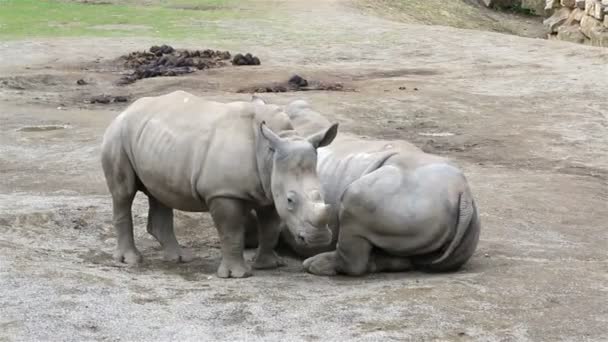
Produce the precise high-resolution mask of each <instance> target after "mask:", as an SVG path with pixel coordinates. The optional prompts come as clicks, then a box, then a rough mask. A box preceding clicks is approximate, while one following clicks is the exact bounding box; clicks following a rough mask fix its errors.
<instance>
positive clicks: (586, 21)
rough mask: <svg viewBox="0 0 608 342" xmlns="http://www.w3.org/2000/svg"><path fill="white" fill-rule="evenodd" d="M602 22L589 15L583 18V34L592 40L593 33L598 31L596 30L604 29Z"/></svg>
mask: <svg viewBox="0 0 608 342" xmlns="http://www.w3.org/2000/svg"><path fill="white" fill-rule="evenodd" d="M602 26H603V25H602V22H601V21H599V20H597V19H595V18H593V17H590V16H588V15H585V16H583V19H582V20H581V32H582V33H583V34H584V35H585V36H587V37H589V38H591V32H592V31H594V30H596V29H600V30H601V29H602Z"/></svg>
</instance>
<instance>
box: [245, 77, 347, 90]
mask: <svg viewBox="0 0 608 342" xmlns="http://www.w3.org/2000/svg"><path fill="white" fill-rule="evenodd" d="M310 90H324V91H354V89H349V88H345V87H344V85H343V84H342V83H339V82H321V81H310V82H309V81H308V80H307V79H305V78H303V77H302V76H300V75H293V76H291V77H290V78H289V79H288V80H287V81H284V82H271V83H265V84H257V85H253V86H249V87H244V88H240V89H238V90H237V91H236V92H237V93H285V92H292V91H310Z"/></svg>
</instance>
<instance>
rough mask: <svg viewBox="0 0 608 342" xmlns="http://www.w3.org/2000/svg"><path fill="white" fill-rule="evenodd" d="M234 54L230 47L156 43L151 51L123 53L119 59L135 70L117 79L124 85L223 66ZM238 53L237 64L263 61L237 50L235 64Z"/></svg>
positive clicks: (233, 62)
mask: <svg viewBox="0 0 608 342" xmlns="http://www.w3.org/2000/svg"><path fill="white" fill-rule="evenodd" d="M239 56H240V57H239ZM231 57H232V55H231V54H230V52H229V51H220V50H210V49H206V50H187V49H174V48H173V47H172V46H169V45H161V46H156V45H155V46H152V47H150V49H148V51H135V52H131V53H129V54H127V55H124V56H121V57H120V58H119V59H118V60H119V62H120V63H122V65H123V66H124V67H126V68H128V69H133V72H132V73H131V74H129V75H125V76H123V77H122V78H121V79H119V80H118V82H117V83H118V84H119V85H125V84H130V83H133V82H135V81H137V80H140V79H143V78H150V77H159V76H179V75H184V74H189V73H193V72H195V71H197V70H203V69H211V68H220V67H224V66H227V65H228V61H229V60H230V58H231ZM237 57H238V61H239V63H243V64H236V65H259V64H260V60H259V59H258V58H257V57H254V56H252V55H251V54H250V53H248V54H246V55H244V56H243V55H242V54H237V55H236V56H235V58H234V59H233V60H232V64H233V65H235V60H236V59H237ZM247 63H249V64H247ZM255 63H257V64H255Z"/></svg>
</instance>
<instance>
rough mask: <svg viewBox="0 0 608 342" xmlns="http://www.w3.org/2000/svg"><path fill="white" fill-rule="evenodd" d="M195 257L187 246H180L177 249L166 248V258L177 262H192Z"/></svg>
mask: <svg viewBox="0 0 608 342" xmlns="http://www.w3.org/2000/svg"><path fill="white" fill-rule="evenodd" d="M193 259H194V255H193V254H192V251H190V250H189V249H186V248H180V249H176V250H165V260H167V261H171V262H176V263H180V262H183V263H186V262H190V261H192V260H193Z"/></svg>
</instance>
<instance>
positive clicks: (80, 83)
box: [76, 79, 87, 85]
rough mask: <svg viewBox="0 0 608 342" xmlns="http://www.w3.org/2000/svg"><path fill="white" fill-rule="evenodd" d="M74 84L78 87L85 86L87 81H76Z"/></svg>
mask: <svg viewBox="0 0 608 342" xmlns="http://www.w3.org/2000/svg"><path fill="white" fill-rule="evenodd" d="M76 84H78V85H85V84H87V81H85V80H83V79H79V80H78V81H76Z"/></svg>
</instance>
